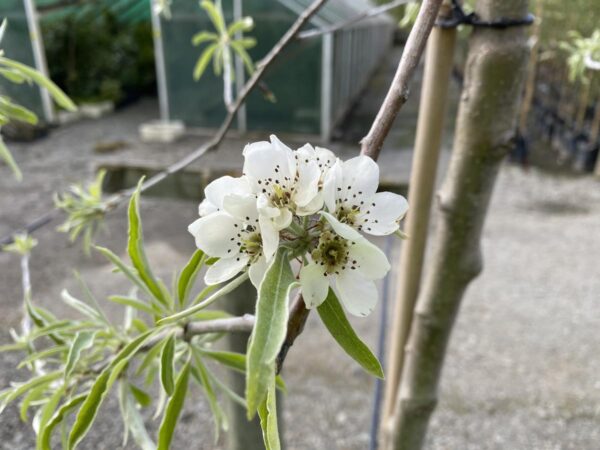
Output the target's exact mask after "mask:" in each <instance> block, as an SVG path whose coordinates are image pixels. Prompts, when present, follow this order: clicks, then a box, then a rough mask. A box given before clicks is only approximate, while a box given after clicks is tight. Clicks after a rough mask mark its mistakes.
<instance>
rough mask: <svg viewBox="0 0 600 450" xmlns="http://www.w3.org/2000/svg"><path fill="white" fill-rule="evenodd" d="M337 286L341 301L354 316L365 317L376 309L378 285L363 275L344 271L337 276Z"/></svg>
mask: <svg viewBox="0 0 600 450" xmlns="http://www.w3.org/2000/svg"><path fill="white" fill-rule="evenodd" d="M336 288H337V291H338V294H339V296H340V301H341V302H342V303H343V305H344V306H345V307H346V309H347V310H348V312H349V313H350V314H352V315H353V316H359V317H365V316H368V315H369V314H371V312H373V310H374V309H375V305H376V304H377V297H378V294H377V287H376V286H375V283H374V282H373V281H371V280H367V279H366V278H364V277H363V276H362V275H360V274H357V273H354V271H352V273H349V272H348V271H343V272H342V273H341V274H340V275H338V276H337V277H336Z"/></svg>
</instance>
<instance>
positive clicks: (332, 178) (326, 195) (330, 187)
mask: <svg viewBox="0 0 600 450" xmlns="http://www.w3.org/2000/svg"><path fill="white" fill-rule="evenodd" d="M342 181H343V172H342V163H341V161H340V160H337V161H336V162H335V164H334V165H333V166H332V167H331V169H329V170H328V171H327V173H326V174H325V178H324V180H323V190H322V192H323V200H324V201H325V206H327V209H328V210H329V212H331V213H333V212H335V199H336V192H337V188H338V187H340V188H341V185H342Z"/></svg>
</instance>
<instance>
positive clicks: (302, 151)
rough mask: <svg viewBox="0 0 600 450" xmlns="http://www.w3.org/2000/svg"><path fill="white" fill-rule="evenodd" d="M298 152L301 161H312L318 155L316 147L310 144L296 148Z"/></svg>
mask: <svg viewBox="0 0 600 450" xmlns="http://www.w3.org/2000/svg"><path fill="white" fill-rule="evenodd" d="M296 154H297V156H298V159H299V160H300V161H306V160H307V159H308V160H309V161H312V160H313V159H315V158H316V157H317V155H316V152H315V149H314V148H313V146H312V145H310V144H304V145H303V146H302V147H300V148H299V149H298V150H296Z"/></svg>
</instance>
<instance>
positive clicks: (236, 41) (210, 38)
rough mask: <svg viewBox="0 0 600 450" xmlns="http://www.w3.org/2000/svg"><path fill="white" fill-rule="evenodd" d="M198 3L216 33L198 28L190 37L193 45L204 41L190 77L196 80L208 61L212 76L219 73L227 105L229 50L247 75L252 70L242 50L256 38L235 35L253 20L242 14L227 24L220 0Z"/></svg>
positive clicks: (231, 68)
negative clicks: (211, 68) (237, 58)
mask: <svg viewBox="0 0 600 450" xmlns="http://www.w3.org/2000/svg"><path fill="white" fill-rule="evenodd" d="M200 6H201V7H202V8H203V9H204V10H205V11H206V13H207V14H208V17H209V18H210V20H211V22H212V24H213V26H214V28H215V30H216V32H210V31H201V32H199V33H197V34H195V35H194V37H193V38H192V43H193V44H194V45H195V46H198V45H201V44H208V45H207V46H206V47H205V48H204V50H203V51H202V53H201V54H200V57H199V58H198V62H197V63H196V66H195V67H194V79H195V80H199V79H200V77H202V74H203V73H204V71H205V70H206V68H207V67H208V64H209V63H210V62H211V61H212V62H213V69H214V72H215V75H219V76H220V75H221V73H223V85H224V90H223V96H224V100H225V105H226V106H228V107H229V106H230V105H231V103H232V101H233V96H232V92H231V85H232V83H233V81H234V73H235V70H234V61H233V58H232V52H233V53H234V54H236V55H238V56H239V57H240V58H241V60H242V61H243V63H244V66H245V68H246V71H247V72H248V73H249V74H251V73H252V72H253V71H254V63H253V62H252V58H250V55H249V54H248V52H247V51H246V50H247V49H250V48H252V47H254V46H255V45H256V39H254V38H246V37H243V36H239V35H240V34H241V33H243V32H247V31H250V30H252V28H253V27H254V21H253V20H252V18H251V17H244V18H242V19H239V20H236V21H235V22H232V23H231V24H230V25H228V26H227V25H226V23H225V18H224V17H223V10H222V9H221V4H220V2H218V3H217V4H216V5H215V4H214V3H212V2H211V1H210V0H203V1H201V2H200Z"/></svg>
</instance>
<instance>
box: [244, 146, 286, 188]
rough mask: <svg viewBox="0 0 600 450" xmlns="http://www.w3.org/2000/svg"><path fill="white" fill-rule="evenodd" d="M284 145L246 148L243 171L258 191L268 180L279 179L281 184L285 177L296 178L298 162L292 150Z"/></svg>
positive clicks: (271, 181)
mask: <svg viewBox="0 0 600 450" xmlns="http://www.w3.org/2000/svg"><path fill="white" fill-rule="evenodd" d="M281 145H282V146H283V144H281ZM283 147H285V146H283ZM283 147H278V146H275V145H269V146H265V145H260V146H255V147H247V148H246V150H245V159H244V168H243V172H244V174H245V175H246V176H247V177H248V178H249V179H250V180H251V182H252V184H253V188H254V190H255V191H256V192H260V191H262V189H263V188H264V187H265V186H266V183H267V181H268V182H269V183H275V180H277V181H279V183H280V184H281V183H282V182H283V180H284V178H285V177H287V178H288V179H290V180H293V179H294V176H295V171H296V168H295V164H296V162H295V160H294V157H293V155H292V154H291V153H292V151H291V150H290V149H289V148H288V149H287V150H285V149H284V148H283ZM288 150H289V152H288ZM290 158H291V159H292V161H290ZM291 165H293V167H294V170H293V172H292V171H291V170H290V166H291ZM276 169H277V172H276V171H275V170H276ZM269 179H270V181H269ZM259 182H260V183H259Z"/></svg>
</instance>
